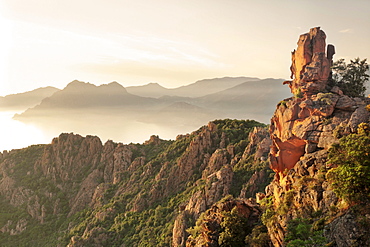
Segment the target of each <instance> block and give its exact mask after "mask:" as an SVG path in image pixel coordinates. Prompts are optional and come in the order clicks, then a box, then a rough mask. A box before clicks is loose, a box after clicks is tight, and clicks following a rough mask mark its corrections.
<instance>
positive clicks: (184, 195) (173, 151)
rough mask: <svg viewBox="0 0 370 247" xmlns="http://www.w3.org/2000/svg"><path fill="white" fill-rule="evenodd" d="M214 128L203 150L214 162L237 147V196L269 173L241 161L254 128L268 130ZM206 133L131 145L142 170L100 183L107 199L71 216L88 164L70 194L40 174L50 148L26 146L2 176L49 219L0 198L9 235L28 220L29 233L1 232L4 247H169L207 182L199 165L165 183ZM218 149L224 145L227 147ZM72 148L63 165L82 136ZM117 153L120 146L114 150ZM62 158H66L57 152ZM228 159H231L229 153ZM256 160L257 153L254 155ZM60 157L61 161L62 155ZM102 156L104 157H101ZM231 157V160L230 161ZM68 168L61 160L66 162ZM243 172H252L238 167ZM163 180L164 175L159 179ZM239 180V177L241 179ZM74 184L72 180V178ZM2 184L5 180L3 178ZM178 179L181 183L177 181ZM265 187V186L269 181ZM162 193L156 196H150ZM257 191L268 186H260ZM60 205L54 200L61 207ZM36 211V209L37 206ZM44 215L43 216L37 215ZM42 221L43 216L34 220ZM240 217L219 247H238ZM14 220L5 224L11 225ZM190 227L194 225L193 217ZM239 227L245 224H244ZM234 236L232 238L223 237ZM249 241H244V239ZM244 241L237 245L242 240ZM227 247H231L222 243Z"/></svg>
mask: <svg viewBox="0 0 370 247" xmlns="http://www.w3.org/2000/svg"><path fill="white" fill-rule="evenodd" d="M213 124H215V126H216V127H217V128H216V129H215V131H213V132H211V139H212V142H213V144H212V146H211V147H210V148H209V149H207V150H204V152H205V153H204V154H198V155H204V156H205V157H210V156H211V155H212V154H213V153H214V152H215V151H216V150H217V149H220V147H221V146H223V148H225V150H226V148H227V147H233V150H234V156H235V157H237V158H236V159H237V160H240V162H239V163H238V165H237V166H235V167H236V168H235V169H234V172H235V174H236V175H235V176H234V177H235V180H234V181H233V184H234V185H235V186H234V188H236V189H234V190H233V193H234V194H235V195H236V196H239V194H240V190H241V189H242V186H243V184H244V183H246V182H247V181H248V180H249V178H250V176H251V175H252V174H253V173H254V172H255V171H257V170H261V169H268V167H267V165H266V164H267V163H266V162H264V163H259V162H257V163H258V164H255V165H254V163H253V159H252V158H250V157H246V160H241V156H242V155H243V152H244V150H245V148H246V146H247V145H248V143H249V141H248V136H249V133H250V132H251V130H252V129H253V128H254V127H265V125H264V124H261V123H258V122H256V121H252V120H230V119H226V120H215V121H214V122H213ZM205 128H207V127H202V128H200V129H199V130H198V131H195V132H193V133H192V134H188V135H184V136H179V137H178V138H177V140H175V141H165V140H160V141H159V142H157V143H156V142H147V143H145V144H129V145H128V146H127V147H128V148H129V149H130V150H131V152H132V160H137V159H143V160H145V163H144V165H142V166H137V167H136V168H135V170H132V171H124V172H123V173H121V174H120V175H119V176H120V180H119V182H118V183H115V184H112V183H106V182H105V181H104V180H103V179H102V180H101V181H100V182H101V184H100V185H99V187H101V188H104V190H103V194H102V195H101V196H100V197H99V198H98V199H97V201H96V203H95V204H94V205H95V206H94V207H91V206H90V205H86V207H85V209H84V210H82V211H79V212H78V213H76V214H74V215H70V211H71V204H70V203H71V198H73V197H74V196H75V195H76V193H77V192H78V190H79V188H80V186H77V184H76V183H81V182H82V181H84V179H86V178H87V177H88V176H89V174H90V173H91V172H92V171H93V170H92V168H91V167H90V165H89V166H88V167H86V169H84V168H83V167H82V168H79V169H82V170H81V171H78V173H76V172H77V171H76V172H74V174H73V176H75V178H74V177H73V179H71V180H67V181H70V183H71V185H70V188H74V189H73V190H72V191H70V192H69V193H68V194H65V192H63V190H62V189H61V188H60V187H58V186H57V184H56V183H55V182H56V181H55V180H54V179H53V176H45V175H43V173H42V171H41V169H39V168H37V167H38V165H37V164H39V163H38V162H40V159H41V158H42V157H43V154H44V152H45V151H44V150H51V146H50V145H53V144H50V145H38V146H31V147H29V148H25V149H21V150H17V151H13V152H12V153H11V155H9V156H8V157H4V158H3V159H2V160H1V164H2V170H3V172H5V174H7V176H9V177H10V178H11V179H13V180H14V181H15V183H16V185H17V186H18V187H15V188H16V189H17V188H19V189H22V190H24V191H27V193H30V197H31V198H33V199H31V200H34V202H33V204H32V206H33V207H35V208H37V209H38V210H41V209H40V208H39V207H41V205H43V207H45V210H46V212H47V213H46V217H44V218H43V219H42V222H43V223H42V224H41V222H40V220H41V218H40V219H35V217H36V216H31V215H30V213H29V212H30V207H29V206H28V204H29V203H30V201H27V200H25V201H24V202H22V203H21V205H16V206H14V202H12V204H11V202H10V201H9V199H8V197H6V196H4V195H0V203H1V205H2V208H3V209H4V210H2V212H1V213H0V223H1V225H0V227H3V226H4V225H6V224H8V226H9V227H8V228H9V229H13V228H16V225H17V224H18V223H19V222H20V220H22V219H26V221H27V227H26V229H25V230H23V231H20V232H19V233H17V234H15V235H11V234H10V233H9V232H7V231H5V230H4V231H3V232H0V241H1V243H2V244H1V245H2V246H47V245H50V244H51V245H53V246H57V245H58V244H59V245H61V246H65V245H67V244H68V243H70V242H71V241H72V242H73V243H74V244H75V246H94V245H102V246H122V245H124V246H170V245H171V241H172V230H173V226H174V221H175V218H176V216H177V214H178V209H179V207H180V206H181V205H184V203H186V202H187V201H188V200H189V198H190V197H191V196H192V195H193V194H194V193H195V192H197V191H201V190H204V188H205V186H206V184H205V182H204V179H202V170H201V169H204V166H203V168H201V166H200V164H199V165H196V164H194V165H195V166H194V170H193V171H192V175H191V176H190V178H189V179H188V180H187V181H185V182H181V183H180V184H173V185H172V186H170V187H168V184H167V182H166V181H170V180H171V179H174V178H171V177H170V175H171V174H173V170H174V169H177V166H178V162H179V160H180V159H182V158H183V157H184V155H186V153H187V152H188V150H189V146H190V143H191V142H192V141H193V140H195V139H196V138H197V137H198V135H201V133H203V131H204V129H205ZM66 138H68V135H67V134H64V135H63V134H62V135H61V136H60V139H59V142H60V143H61V144H62V143H63V142H66V141H68V140H66ZM220 143H223V144H222V145H221V144H220ZM71 145H73V147H74V148H72V149H71V150H69V151H68V156H66V157H65V158H66V162H67V160H68V162H71V161H72V162H74V160H75V159H76V161H77V162H78V160H77V159H78V157H83V155H82V156H81V154H80V153H79V152H81V150H82V149H80V146H81V145H83V138H82V137H78V138H75V139H74V143H72V144H71ZM114 147H117V144H114ZM60 155H61V154H60ZM230 155H231V154H230ZM252 155H253V154H252ZM59 157H62V159H63V156H62V155H61V156H59ZM97 157H102V154H97ZM229 159H231V156H230V157H229ZM62 162H64V161H62ZM244 168H246V170H247V172H242V171H241V169H244ZM97 169H98V170H101V171H104V167H103V163H101V164H98V167H97ZM159 174H160V175H159ZM238 174H239V175H238ZM71 178H72V177H71ZM1 179H2V177H1ZM175 179H176V178H175ZM266 183H267V182H266ZM153 189H155V191H157V192H158V194H157V195H156V196H154V195H153V194H151V193H152V190H153ZM259 189H260V191H262V190H263V188H262V187H261V188H259ZM56 200H57V201H58V202H57V201H56ZM55 204H57V206H58V207H59V208H60V211H59V212H57V213H51V212H53V210H55V209H54V206H55ZM38 205H39V206H38ZM38 212H41V211H38ZM37 217H39V216H37ZM235 217H236V216H235V215H234V214H233V213H232V212H228V213H225V219H230V220H226V221H225V222H224V223H223V225H222V227H223V229H225V234H223V235H222V237H221V239H220V241H221V242H223V243H229V242H230V241H234V240H233V239H232V237H230V236H231V235H232V233H233V232H234V230H236V231H239V230H241V229H240V228H238V229H234V228H233V227H232V224H231V222H232V221H233V219H234V218H235ZM10 219H11V222H10V223H8V220H10ZM188 220H189V225H193V224H195V222H191V219H190V218H189V219H188ZM241 224H242V223H241ZM226 232H230V234H231V235H230V234H226ZM242 240H243V241H244V237H242ZM238 241H239V240H238ZM225 246H226V245H225Z"/></svg>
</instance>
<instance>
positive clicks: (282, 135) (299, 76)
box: [270, 27, 340, 173]
mask: <svg viewBox="0 0 370 247" xmlns="http://www.w3.org/2000/svg"><path fill="white" fill-rule="evenodd" d="M325 39H326V35H325V33H324V32H323V31H322V30H320V28H319V27H316V28H312V29H311V30H310V32H309V33H305V34H302V35H301V36H300V37H299V39H298V43H297V45H298V47H297V49H296V50H294V51H293V52H292V65H291V67H290V69H291V73H292V74H291V78H292V79H293V80H292V81H286V82H284V84H288V85H289V87H290V90H291V92H292V93H293V94H294V95H295V96H294V97H292V98H289V99H286V100H284V101H281V102H280V103H279V105H278V107H277V109H276V111H275V114H274V115H273V117H272V119H271V128H270V133H271V139H272V141H273V144H272V148H271V156H270V161H271V168H272V169H273V170H274V171H275V172H277V173H282V172H283V171H284V170H289V169H291V168H293V166H294V165H295V164H296V163H297V161H299V159H300V157H302V156H303V155H304V154H305V153H309V152H312V151H314V150H315V148H316V146H317V144H318V143H319V138H320V133H321V131H322V130H321V129H320V128H321V127H320V123H321V122H322V119H323V118H326V117H329V116H330V115H331V114H332V113H333V111H334V109H335V104H336V103H337V101H338V99H339V97H340V96H339V95H338V94H335V93H330V94H327V93H326V94H320V93H321V92H328V89H327V87H328V81H329V78H330V75H331V73H330V66H331V64H332V57H333V55H334V46H332V45H328V46H327V47H326V42H325ZM326 50H327V52H326Z"/></svg>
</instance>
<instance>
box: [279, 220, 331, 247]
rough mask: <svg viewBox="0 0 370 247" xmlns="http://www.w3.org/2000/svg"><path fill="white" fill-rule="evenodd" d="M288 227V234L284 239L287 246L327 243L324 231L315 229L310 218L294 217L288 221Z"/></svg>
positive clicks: (308, 246) (303, 246)
mask: <svg viewBox="0 0 370 247" xmlns="http://www.w3.org/2000/svg"><path fill="white" fill-rule="evenodd" d="M287 228H288V229H287V235H286V237H285V239H284V241H285V242H286V243H287V245H286V246H287V247H306V246H307V247H316V246H317V247H319V246H320V247H321V246H325V245H326V243H327V239H326V238H325V237H324V236H323V231H322V230H319V231H315V230H313V229H312V225H311V224H310V222H309V220H308V219H303V218H296V219H293V220H291V221H290V222H289V223H288V227H287Z"/></svg>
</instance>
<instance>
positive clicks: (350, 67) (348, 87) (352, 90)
mask: <svg viewBox="0 0 370 247" xmlns="http://www.w3.org/2000/svg"><path fill="white" fill-rule="evenodd" d="M332 70H333V84H334V86H338V87H339V88H340V89H341V90H342V91H343V93H344V94H346V95H348V96H350V97H363V96H364V95H365V91H366V87H365V83H366V82H367V81H368V80H369V74H368V70H369V65H368V63H367V62H366V59H364V60H360V58H356V59H354V60H350V63H349V64H346V63H345V60H344V59H339V60H338V61H336V62H335V63H334V64H333V67H332Z"/></svg>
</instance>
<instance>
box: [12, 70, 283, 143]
mask: <svg viewBox="0 0 370 247" xmlns="http://www.w3.org/2000/svg"><path fill="white" fill-rule="evenodd" d="M282 82H283V79H263V80H262V79H258V78H251V77H235V78H232V77H224V78H215V79H206V80H200V81H197V82H195V83H193V84H190V85H187V86H183V87H179V88H175V89H168V88H164V87H162V86H160V85H159V84H155V83H149V84H147V85H144V86H139V87H127V88H124V87H123V86H122V85H120V84H119V83H117V82H112V83H109V84H104V85H101V86H96V85H94V84H90V83H85V82H81V81H77V80H75V81H72V82H71V83H69V84H68V85H67V86H66V87H65V88H64V89H63V90H59V91H56V92H54V93H53V94H52V95H50V96H49V97H46V98H44V99H42V101H41V102H39V104H37V105H35V106H33V107H30V108H29V109H27V110H26V111H24V112H23V113H21V114H17V115H15V116H14V119H16V120H20V121H23V122H32V123H33V124H38V125H41V127H42V128H43V129H45V128H53V131H54V132H56V133H57V131H59V132H62V131H64V132H65V131H72V132H77V133H81V134H96V135H99V136H102V138H107V139H114V140H119V141H123V142H124V141H125V140H127V141H129V139H128V136H131V137H132V136H135V137H136V138H139V136H140V134H142V135H143V137H142V138H146V137H147V136H148V135H150V134H153V133H156V134H159V135H160V136H161V137H164V138H169V139H173V138H174V137H175V136H176V135H177V134H180V133H186V132H189V131H191V130H193V129H196V128H199V127H200V126H202V125H203V124H204V122H207V121H212V120H214V119H223V118H234V119H256V120H258V121H261V122H265V123H268V122H269V120H270V116H271V115H272V113H273V112H274V110H275V105H276V102H277V101H278V100H279V99H281V98H287V97H289V96H290V94H289V93H288V92H287V91H288V90H286V88H285V86H283V85H282ZM284 89H285V90H284ZM103 125H104V126H105V127H104V128H102V127H101V126H103ZM152 132H153V133H152ZM133 133H136V135H133ZM135 140H137V141H142V140H141V139H140V138H139V139H135ZM130 141H132V139H130Z"/></svg>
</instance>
